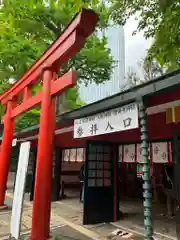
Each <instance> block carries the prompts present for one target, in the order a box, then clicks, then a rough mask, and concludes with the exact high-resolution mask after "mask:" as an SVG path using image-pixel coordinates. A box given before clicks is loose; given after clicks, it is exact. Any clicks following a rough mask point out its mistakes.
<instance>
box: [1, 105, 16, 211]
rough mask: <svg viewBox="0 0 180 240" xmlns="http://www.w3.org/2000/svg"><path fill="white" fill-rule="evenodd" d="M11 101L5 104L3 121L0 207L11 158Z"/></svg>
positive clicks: (2, 201) (12, 127)
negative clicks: (5, 109)
mask: <svg viewBox="0 0 180 240" xmlns="http://www.w3.org/2000/svg"><path fill="white" fill-rule="evenodd" d="M13 104H14V102H13V101H9V102H8V104H7V111H6V115H5V120H4V132H3V138H2V144H1V150H0V206H1V207H2V206H3V205H4V199H5V193H6V185H7V179H8V171H9V163H10V157H11V148H12V140H13V134H14V119H12V118H11V111H12V109H13Z"/></svg>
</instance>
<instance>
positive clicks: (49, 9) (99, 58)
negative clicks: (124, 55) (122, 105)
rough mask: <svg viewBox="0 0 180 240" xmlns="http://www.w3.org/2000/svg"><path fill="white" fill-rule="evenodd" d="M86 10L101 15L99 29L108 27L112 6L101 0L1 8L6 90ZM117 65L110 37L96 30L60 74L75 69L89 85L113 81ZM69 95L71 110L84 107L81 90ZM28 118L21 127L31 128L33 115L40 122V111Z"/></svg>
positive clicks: (39, 0) (8, 0) (7, 2)
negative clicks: (78, 14) (84, 8)
mask: <svg viewBox="0 0 180 240" xmlns="http://www.w3.org/2000/svg"><path fill="white" fill-rule="evenodd" d="M82 7H90V8H92V9H94V10H95V11H96V12H97V13H99V15H100V21H99V26H98V29H101V30H103V29H105V28H106V27H107V26H108V22H109V16H110V7H107V6H105V4H104V3H103V1H101V0H91V1H89V0H88V1H85V0H84V1H83V0H68V1H67V0H59V1H57V0H56V1H55V0H51V1H49V0H48V1H47V0H28V1H24V0H16V1H15V0H4V1H3V6H2V7H1V8H0V32H1V35H0V56H1V58H0V87H2V88H3V89H6V87H7V86H9V83H8V81H9V79H10V78H11V79H15V80H17V79H19V78H20V77H21V76H22V75H23V74H24V73H25V72H26V71H27V70H28V68H29V67H30V66H31V65H32V64H33V63H34V61H36V60H37V59H38V58H39V57H40V55H41V54H42V53H43V52H44V51H45V50H46V48H47V47H48V46H49V45H50V44H51V43H52V42H53V41H54V40H55V39H56V38H57V37H58V36H59V35H60V34H61V32H62V31H63V30H64V28H65V27H66V26H67V24H68V23H69V22H70V20H71V19H72V17H73V16H74V15H75V14H76V13H77V11H79V10H80V9H81V8H82ZM113 64H114V61H113V58H112V56H111V54H110V49H109V48H108V47H107V39H106V37H105V36H103V37H101V38H100V37H99V36H98V34H97V31H96V32H95V33H94V34H93V35H92V36H91V37H90V38H89V39H88V41H87V43H86V45H85V47H84V48H83V49H82V50H81V51H80V52H79V53H78V54H76V56H75V57H73V58H72V59H71V60H70V61H69V62H68V63H67V64H65V65H64V66H63V68H62V69H61V70H60V71H61V74H63V73H64V72H66V71H68V70H69V69H71V68H75V69H76V70H77V71H78V74H79V82H83V83H84V84H86V85H87V84H88V83H90V82H96V83H102V82H105V81H107V80H109V78H110V74H111V72H112V67H113ZM66 96H67V101H66V105H68V108H69V109H74V108H76V107H78V106H80V105H82V104H83V103H82V101H81V99H80V97H79V94H78V87H76V88H74V89H70V90H68V92H67V95H66ZM33 113H34V114H33ZM25 116H26V117H25V118H24V120H23V121H22V118H21V121H22V122H21V124H20V127H22V125H23V126H25V125H29V123H28V124H26V123H27V122H31V119H32V118H33V116H35V119H37V111H36V110H35V111H32V112H31V113H27V114H25ZM37 121H39V119H37ZM32 122H33V123H34V118H33V119H32ZM22 123H23V124H22Z"/></svg>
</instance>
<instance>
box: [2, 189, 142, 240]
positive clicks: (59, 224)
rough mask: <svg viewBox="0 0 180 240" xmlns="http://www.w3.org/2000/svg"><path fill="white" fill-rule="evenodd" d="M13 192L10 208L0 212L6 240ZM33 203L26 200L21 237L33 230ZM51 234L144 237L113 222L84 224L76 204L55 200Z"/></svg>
mask: <svg viewBox="0 0 180 240" xmlns="http://www.w3.org/2000/svg"><path fill="white" fill-rule="evenodd" d="M12 198H13V194H12V192H8V193H7V196H6V203H7V204H8V206H9V209H8V210H4V211H2V212H0V239H1V240H5V239H8V237H9V229H10V218H11V206H12ZM31 221H32V203H30V202H28V201H26V200H25V202H24V209H23V217H22V224H21V238H20V239H28V236H29V234H30V231H31ZM51 236H52V238H53V239H56V238H55V237H57V236H58V237H59V238H57V240H58V239H69V240H76V239H77V240H78V239H79V240H81V239H82V240H90V239H92V240H105V239H109V240H115V239H129V240H130V239H134V240H135V239H143V237H142V236H138V235H137V234H133V233H129V232H127V231H124V230H122V229H121V228H117V227H116V226H113V225H111V224H97V225H88V226H83V225H82V214H81V213H79V211H78V210H77V208H76V206H74V209H73V206H71V205H70V206H68V205H66V203H63V202H60V201H59V202H53V203H52V211H51ZM137 237H138V238H137Z"/></svg>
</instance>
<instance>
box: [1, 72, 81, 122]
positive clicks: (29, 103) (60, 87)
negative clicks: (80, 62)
mask: <svg viewBox="0 0 180 240" xmlns="http://www.w3.org/2000/svg"><path fill="white" fill-rule="evenodd" d="M76 81H77V74H76V72H68V73H66V74H64V75H63V76H62V77H60V78H59V79H57V80H56V81H54V82H52V84H51V96H55V95H57V94H60V93H61V92H63V91H65V90H66V89H67V88H70V87H73V86H75V85H76ZM41 100H42V92H39V93H37V94H36V95H35V96H32V97H30V98H28V99H26V101H24V102H23V103H22V104H20V105H18V106H17V107H15V108H14V109H13V110H12V114H11V117H12V118H14V117H17V116H18V115H20V114H22V113H24V112H26V111H29V110H31V109H32V108H34V107H35V106H37V105H38V104H40V103H41ZM5 117H6V115H5V116H4V117H3V118H2V122H4V118H5Z"/></svg>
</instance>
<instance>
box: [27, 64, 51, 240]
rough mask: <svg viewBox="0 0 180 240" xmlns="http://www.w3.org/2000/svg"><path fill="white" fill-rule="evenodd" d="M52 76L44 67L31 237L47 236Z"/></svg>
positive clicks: (49, 198) (44, 237) (49, 189)
mask: <svg viewBox="0 0 180 240" xmlns="http://www.w3.org/2000/svg"><path fill="white" fill-rule="evenodd" d="M53 77H54V73H53V71H52V69H51V68H46V69H44V71H43V88H42V93H43V94H42V103H41V116H40V131H39V142H38V153H37V168H36V180H35V190H34V205H33V218H32V235H31V239H47V238H48V237H49V220H50V218H49V213H50V206H51V183H52V141H53V134H54V127H55V100H53V99H51V95H50V87H51V81H53V80H54V79H53ZM50 116H51V117H50ZM42 183H43V184H42ZM42 219H43V221H42Z"/></svg>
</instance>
